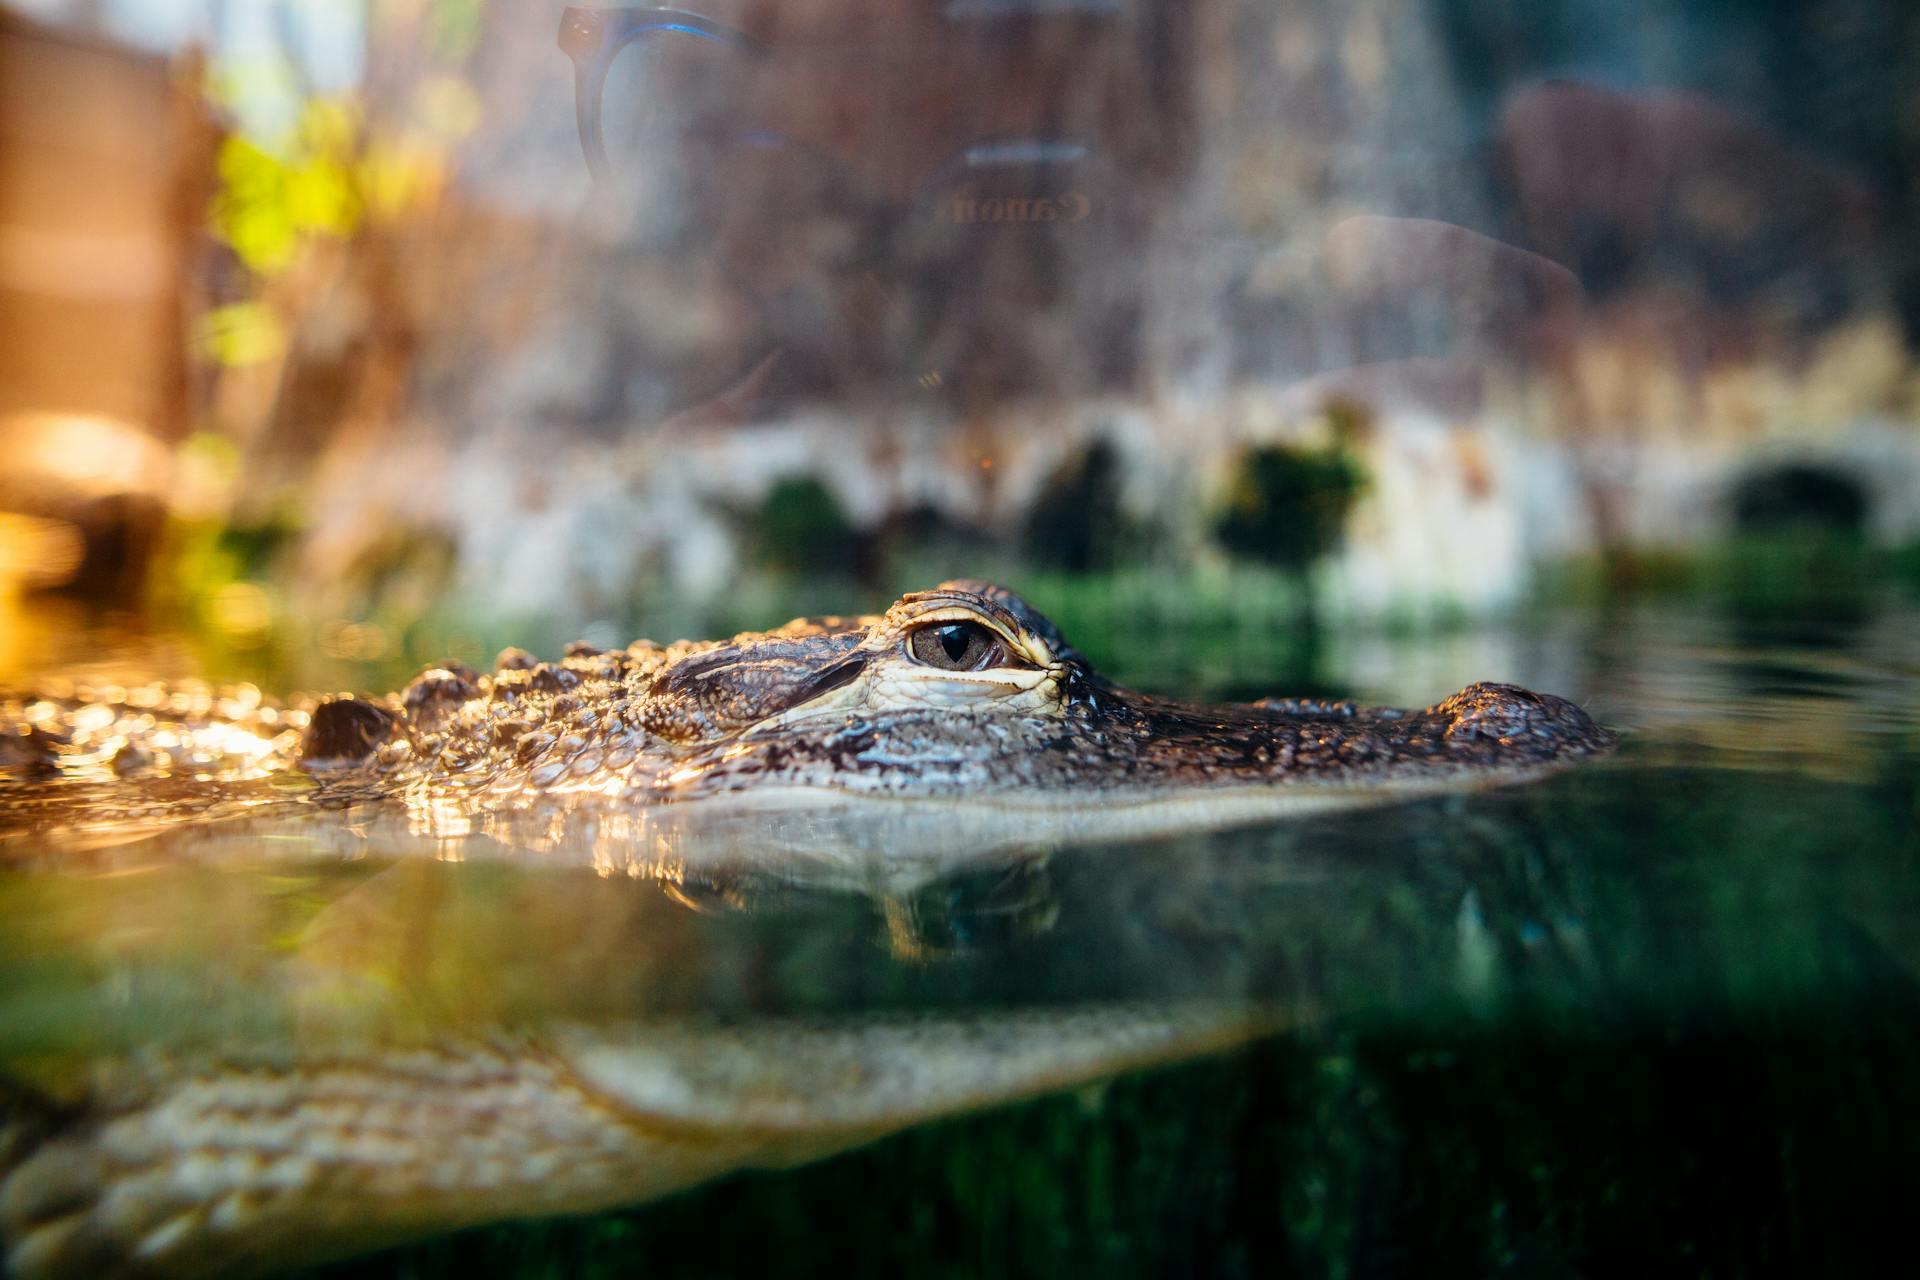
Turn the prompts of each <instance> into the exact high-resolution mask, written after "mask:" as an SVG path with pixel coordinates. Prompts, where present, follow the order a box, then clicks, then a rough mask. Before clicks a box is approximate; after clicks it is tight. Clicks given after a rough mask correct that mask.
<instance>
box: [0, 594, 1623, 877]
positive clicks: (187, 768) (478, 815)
mask: <svg viewBox="0 0 1920 1280" xmlns="http://www.w3.org/2000/svg"><path fill="white" fill-rule="evenodd" d="M119 692H120V693H121V695H122V701H121V702H119V703H114V704H108V703H103V702H102V701H100V700H98V699H95V700H93V701H89V700H86V699H83V698H74V699H68V700H64V701H59V702H46V701H43V702H42V703H40V704H39V715H38V719H37V720H35V721H34V722H33V723H32V724H31V725H29V726H26V728H25V730H24V736H21V735H19V734H16V735H15V736H13V737H12V738H11V739H10V740H9V743H10V745H9V747H8V750H9V751H10V752H11V753H12V756H13V759H14V769H15V772H20V771H22V770H29V771H30V770H33V769H38V770H40V771H41V772H42V773H43V774H44V775H46V776H47V778H48V779H50V780H52V779H62V780H65V781H67V782H69V783H73V784H77V785H78V786H79V787H80V788H81V791H80V792H79V793H77V794H76V795H75V796H73V797H71V798H69V799H63V798H62V797H61V796H60V795H59V794H57V792H58V788H47V789H43V792H42V797H43V798H42V800H41V802H40V804H39V806H38V809H37V814H33V815H30V816H37V818H38V819H39V821H38V822H31V823H30V822H24V821H22V816H23V812H22V805H21V804H20V803H19V802H16V803H15V804H14V806H13V808H14V810H15V813H14V820H13V822H12V823H10V824H7V823H4V822H0V825H11V826H13V827H14V828H15V829H19V828H21V827H23V826H39V827H41V828H43V829H44V828H45V827H46V826H48V825H54V824H58V823H59V822H61V821H62V820H72V819H74V818H75V817H76V815H78V818H79V819H80V821H81V823H82V825H84V820H85V819H86V816H87V814H88V811H89V805H88V803H86V799H87V797H92V798H93V799H94V800H95V801H97V802H99V803H97V804H96V805H94V806H93V808H94V809H95V810H96V811H99V810H104V811H106V812H109V813H111V814H113V815H116V817H117V818H119V819H122V820H138V821H142V822H147V823H150V824H157V823H163V822H166V821H170V820H172V819H174V818H178V817H186V816H190V815H194V814H200V815H206V816H219V815H222V814H227V813H233V812H244V811H246V810H247V809H249V808H252V807H258V806H262V805H266V804H269V803H274V802H279V801H284V800H285V799H286V794H287V792H286V788H285V787H284V786H281V787H273V786H263V785H262V783H263V782H269V781H271V780H273V779H276V778H281V779H284V778H285V777H287V776H290V775H294V774H296V772H298V773H300V774H304V775H305V776H306V778H309V779H311V780H312V787H311V789H310V790H308V791H306V792H304V793H303V796H302V798H303V800H305V801H308V802H319V803H323V804H325V803H348V802H368V801H373V802H383V801H398V802H401V803H403V804H404V805H405V807H406V809H407V810H408V811H409V813H410V814H411V816H412V820H413V825H414V826H415V828H421V827H427V828H431V829H433V830H434V831H436V832H437V833H439V834H443V835H446V834H451V835H467V834H472V833H473V832H474V831H476V830H497V829H499V827H500V825H501V824H503V823H504V824H510V823H511V822H512V821H513V820H514V816H515V815H523V816H524V815H527V814H529V813H531V814H533V815H535V816H536V817H537V818H538V819H539V821H540V822H542V823H546V822H548V821H549V819H550V818H551V816H552V814H553V813H554V812H555V811H566V810H579V809H590V810H595V811H597V812H600V813H607V812H614V811H618V812H628V813H631V812H634V811H639V810H653V811H655V812H656V813H659V812H663V811H664V810H665V809H666V808H668V807H671V806H683V805H685V804H686V802H689V801H719V800H722V799H724V800H725V801H727V802H728V803H727V806H726V807H727V808H729V809H730V810H732V811H735V812H739V811H757V812H764V811H767V810H786V811H799V812H805V811H808V810H823V809H827V808H831V809H835V810H837V811H840V812H845V811H846V810H848V809H849V808H850V807H852V808H856V809H858V810H859V811H860V812H859V814H858V816H857V821H855V822H854V823H852V824H848V823H845V822H842V823H838V824H832V823H829V824H828V825H827V827H826V828H824V829H823V830H822V831H821V832H820V833H819V838H820V841H821V842H822V843H833V844H844V843H846V842H847V841H848V840H849V839H854V840H855V841H856V843H857V842H858V840H857V837H856V836H855V835H854V834H853V831H854V828H855V827H860V828H862V829H864V830H868V831H877V832H880V833H882V842H883V843H884V842H888V841H891V842H892V843H893V844H895V845H896V846H899V847H907V846H911V847H921V846H924V845H925V844H927V843H928V842H932V843H935V844H938V843H941V842H948V843H951V844H953V845H954V846H956V847H959V846H968V847H974V848H981V847H1004V846H1005V845H1007V844H1009V843H1018V842H1024V841H1048V842H1054V843H1061V842H1079V841H1085V840H1095V839H1111V838H1129V837H1136V836H1151V835H1158V834H1165V833H1168V832H1175V831H1187V830H1194V829H1205V828H1212V827H1222V826H1229V825H1233V824H1236V823H1243V822H1250V821H1262V820H1266V819H1268V818H1273V817H1278V816H1284V815H1287V814H1291V813H1296V812H1303V811H1311V810H1318V809H1325V808H1330V807H1342V806H1353V805H1360V804H1372V803H1381V802H1384V801H1389V800H1394V799H1400V798H1405V797H1409V796H1417V795H1423V794H1430V793H1433V792H1437V791H1446V790H1453V789H1460V788H1470V787H1478V786H1486V785H1493V784H1500V783H1506V782H1513V781H1520V780H1525V779H1529V778H1533V777H1537V776H1539V775H1541V774H1543V773H1546V772H1550V771H1553V770H1556V769H1559V768H1562V767H1565V766H1567V765H1569V764H1572V763H1575V762H1577V761H1580V760H1583V759H1586V758H1589V757H1592V756H1595V755H1599V754H1603V753H1605V752H1606V751H1607V750H1609V749H1610V747H1611V745H1612V738H1611V736H1610V735H1609V734H1608V733H1606V732H1605V731H1604V730H1602V729H1601V728H1599V727H1598V726H1597V725H1596V724H1595V723H1594V722H1593V721H1592V720H1591V719H1590V718H1589V717H1588V716H1587V715H1586V713H1585V712H1583V711H1582V710H1581V709H1580V708H1579V707H1577V706H1574V705H1573V704H1572V703H1570V702H1567V701H1565V700H1564V699H1561V698H1557V697H1552V696H1549V695H1544V694H1536V693H1532V692H1529V691H1527V690H1525V689H1520V688H1517V687H1514V686H1511V685H1502V684H1476V685H1472V686H1469V687H1468V688H1466V689H1463V690H1461V691H1460V692H1459V693H1456V694H1454V695H1453V696H1452V697H1449V698H1447V699H1445V700H1443V701H1441V702H1439V703H1437V704H1435V705H1434V706H1431V707H1428V708H1426V709H1424V710H1418V711H1400V710H1393V709H1369V708H1360V707H1356V706H1353V705H1352V704H1348V703H1327V702H1317V701H1302V700H1295V699H1284V698H1275V699H1265V700H1263V701H1260V702H1256V703H1251V704H1244V705H1234V706H1202V705H1193V704H1187V703H1180V702H1173V701H1169V700H1166V699H1162V698H1158V697H1152V696H1147V695H1143V694H1138V693H1134V692H1131V691H1128V690H1125V689H1121V688H1118V687H1116V686H1114V685H1113V684H1112V683H1110V682H1108V681H1107V680H1106V679H1104V678H1103V677H1101V676H1100V675H1099V674H1098V673H1097V672H1096V671H1094V670H1093V669H1092V668H1091V667H1090V666H1089V664H1088V663H1087V662H1086V660H1085V659H1084V658H1082V657H1081V656H1080V655H1079V654H1078V653H1077V652H1076V651H1075V650H1074V649H1073V648H1072V647H1071V646H1070V645H1069V644H1068V643H1067V642H1066V640H1065V639H1064V638H1063V637H1062V636H1061V635H1060V633H1059V631H1058V630H1057V629H1056V628H1055V627H1054V626H1053V625H1052V624H1051V623H1050V622H1049V621H1048V620H1047V619H1045V618H1044V617H1042V616H1041V615H1040V614H1039V613H1038V612H1037V611H1036V610H1035V609H1034V608H1033V607H1032V606H1031V605H1029V604H1028V603H1027V602H1026V601H1024V600H1022V599H1021V598H1020V597H1019V596H1017V595H1015V594H1013V593H1012V592H1010V591H1007V590H1005V589H1004V588H1000V587H996V586H993V585H990V584H987V583H980V582H969V581H959V582H948V583H943V584H942V585H941V586H939V587H937V588H935V589H934V590H932V591H926V592H917V593H914V594H911V595H908V596H905V597H903V598H902V599H901V600H899V601H898V602H897V603H895V604H894V605H893V606H892V607H891V608H890V609H888V610H887V612H886V613H885V614H884V615H881V616H877V617H862V618H817V619H802V620H796V621H794V622H792V623H789V624H787V625H786V626H783V627H780V628H778V629H776V630H773V631H768V632H761V633H751V634H745V635H739V636H735V637H733V638H732V639H730V640H726V641H719V642H699V643H690V642H680V643H677V644H673V645H668V646H661V645H658V644H654V643H652V642H649V641H641V642H637V643H635V644H633V645H631V646H629V647H628V648H625V649H617V650H599V649H594V648H591V647H587V646H579V645H576V646H573V647H571V648H570V650H569V652H568V654H567V656H566V657H565V659H564V660H562V661H560V662H557V663H542V662H536V661H534V660H533V659H532V658H531V657H530V656H528V655H526V654H524V653H521V652H519V651H511V650H510V651H508V652H507V653H505V654H503V655H502V657H501V660H500V662H499V664H498V666H497V669H496V670H494V671H492V672H491V673H487V674H479V673H476V672H473V671H471V670H468V669H466V668H463V667H460V666H457V665H453V666H446V667H439V668H434V669H432V670H429V671H427V672H424V673H423V674H421V675H420V676H419V677H417V678H416V679H415V680H414V681H413V682H412V683H411V684H409V685H408V686H407V687H406V688H405V689H404V690H402V691H400V692H399V693H396V694H392V695H389V696H387V697H384V698H378V699H372V698H358V697H354V698H336V699H332V700H328V701H323V702H320V703H319V704H318V705H315V706H313V707H312V709H311V711H310V712H303V711H300V710H293V711H278V710H276V709H274V708H273V707H271V706H268V705H265V704H256V703H249V704H247V705H246V706H243V707H232V708H228V709H226V710H224V711H223V710H222V708H221V704H220V702H219V700H217V699H212V698H209V697H207V696H204V695H203V696H202V697H201V699H200V703H199V705H198V706H196V707H189V708H188V710H187V711H186V712H185V713H183V712H182V710H181V706H182V704H181V702H180V699H179V697H178V696H177V695H175V696H174V697H173V698H172V701H171V702H168V703H166V704H165V705H163V706H162V707H161V708H160V709H159V712H160V713H159V714H158V715H156V714H155V708H154V707H153V706H152V705H151V703H152V701H153V700H152V699H151V698H149V699H148V700H147V703H146V705H142V704H141V703H140V701H139V700H136V699H129V698H128V697H127V696H126V693H125V691H124V690H123V691H119ZM169 708H171V710H169ZM5 710H7V711H9V712H11V713H12V714H13V715H14V716H18V715H20V714H21V713H22V708H21V707H19V706H18V705H16V706H14V707H12V708H7V709H5ZM36 744H37V746H36ZM88 787H90V788H91V790H87V789H86V788H88ZM870 802H881V803H878V804H875V803H870ZM708 807H709V808H713V807H715V806H708ZM28 808H29V809H31V808H32V807H31V806H28ZM129 815H130V816H129ZM676 820H677V819H676ZM890 824H891V825H890ZM110 825H111V824H110Z"/></svg>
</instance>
